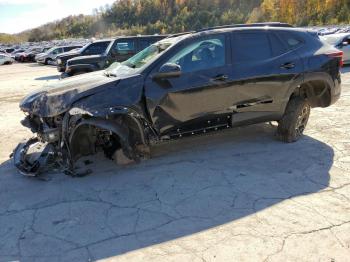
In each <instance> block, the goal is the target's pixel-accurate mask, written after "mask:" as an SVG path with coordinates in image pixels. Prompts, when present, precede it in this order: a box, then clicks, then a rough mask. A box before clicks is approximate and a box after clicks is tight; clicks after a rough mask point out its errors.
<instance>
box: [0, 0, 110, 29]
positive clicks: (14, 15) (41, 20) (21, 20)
mask: <svg viewBox="0 0 350 262" xmlns="http://www.w3.org/2000/svg"><path fill="white" fill-rule="evenodd" d="M113 2H115V0H0V33H9V34H13V33H19V32H22V31H24V30H27V29H31V28H35V27H38V26H40V25H43V24H45V23H48V22H52V21H55V20H58V19H61V18H64V17H66V16H69V15H78V14H92V12H93V9H94V8H99V7H101V6H105V5H106V4H112V3H113Z"/></svg>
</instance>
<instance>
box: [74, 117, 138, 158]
mask: <svg viewBox="0 0 350 262" xmlns="http://www.w3.org/2000/svg"><path fill="white" fill-rule="evenodd" d="M83 126H93V127H98V128H101V129H105V130H108V131H110V132H112V133H113V134H115V135H117V136H118V137H119V139H120V144H121V146H122V149H123V151H124V153H125V155H126V156H127V157H129V158H130V159H135V158H136V154H135V152H134V149H133V148H132V147H131V145H130V142H129V129H128V128H127V127H126V126H123V125H121V124H118V123H116V122H112V121H111V120H105V119H100V118H90V119H84V120H83V121H81V122H80V123H79V124H78V125H77V126H76V127H75V128H74V129H73V130H72V132H71V134H70V136H69V147H70V151H71V152H73V153H72V156H71V157H72V158H73V159H74V158H75V155H74V148H73V145H74V141H75V139H79V138H78V137H77V135H78V134H79V133H78V132H77V131H78V130H79V129H80V128H81V127H83Z"/></svg>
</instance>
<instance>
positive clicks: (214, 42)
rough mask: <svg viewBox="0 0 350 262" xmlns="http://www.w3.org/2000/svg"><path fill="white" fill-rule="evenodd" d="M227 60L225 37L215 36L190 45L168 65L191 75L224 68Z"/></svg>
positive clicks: (171, 59) (179, 52)
mask: <svg viewBox="0 0 350 262" xmlns="http://www.w3.org/2000/svg"><path fill="white" fill-rule="evenodd" d="M225 58H226V52H225V36H224V35H215V36H212V37H209V38H206V39H201V40H195V41H194V42H192V43H190V44H188V45H187V46H185V47H183V48H182V49H181V50H180V51H178V52H177V53H176V54H175V55H174V56H173V57H172V58H170V59H169V61H168V62H167V63H173V64H177V65H179V66H181V71H182V72H184V73H190V72H196V71H201V70H208V69H213V68H217V67H221V66H224V65H225V63H226V59H225Z"/></svg>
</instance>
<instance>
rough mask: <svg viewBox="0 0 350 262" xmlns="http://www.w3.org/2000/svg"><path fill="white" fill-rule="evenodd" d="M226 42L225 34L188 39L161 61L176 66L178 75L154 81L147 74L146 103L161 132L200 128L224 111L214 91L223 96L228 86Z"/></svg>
mask: <svg viewBox="0 0 350 262" xmlns="http://www.w3.org/2000/svg"><path fill="white" fill-rule="evenodd" d="M229 45H230V42H229V37H228V36H227V35H225V34H217V35H210V36H206V37H201V38H196V39H191V40H188V41H187V42H186V43H185V44H183V45H182V46H181V48H178V49H177V50H176V51H174V52H173V53H172V54H170V55H169V57H170V58H169V59H167V60H166V61H165V62H164V63H162V64H166V63H172V64H177V65H179V66H180V67H181V76H179V77H176V78H168V79H162V80H156V79H154V78H152V73H151V74H150V75H149V77H148V78H147V79H146V82H145V92H146V99H147V105H148V109H149V113H150V116H151V118H152V121H153V123H154V125H155V127H156V128H157V130H158V131H159V133H160V134H162V135H167V134H172V133H174V132H187V131H190V130H196V129H200V128H202V127H204V126H207V125H211V124H210V123H212V120H213V119H217V118H219V117H221V116H222V115H223V114H225V113H227V111H225V110H223V109H224V107H223V103H222V101H221V100H220V99H218V97H220V96H217V95H215V94H218V93H219V94H221V97H224V96H225V89H227V88H228V87H229V84H228V83H229V76H230V71H231V66H230V48H229ZM159 67H161V65H159ZM159 67H158V68H157V69H155V70H154V72H153V73H155V72H157V71H158V69H159Z"/></svg>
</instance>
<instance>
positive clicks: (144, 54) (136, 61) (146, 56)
mask: <svg viewBox="0 0 350 262" xmlns="http://www.w3.org/2000/svg"><path fill="white" fill-rule="evenodd" d="M178 40H179V38H178V37H177V38H171V39H165V40H162V41H160V42H157V43H155V44H153V45H150V46H149V47H147V48H146V49H144V50H143V51H141V52H139V53H137V54H136V55H134V56H133V57H131V58H129V59H128V60H126V61H125V62H122V63H118V62H116V63H113V64H112V65H111V66H110V67H109V68H108V69H107V70H106V75H107V76H120V75H130V74H133V73H135V72H136V71H138V70H139V69H141V68H142V67H144V66H147V65H148V64H150V63H152V62H153V61H154V60H155V59H157V58H158V57H159V56H160V54H161V53H163V52H164V51H165V50H167V49H168V48H169V47H170V46H172V45H173V44H175V43H177V42H178Z"/></svg>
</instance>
